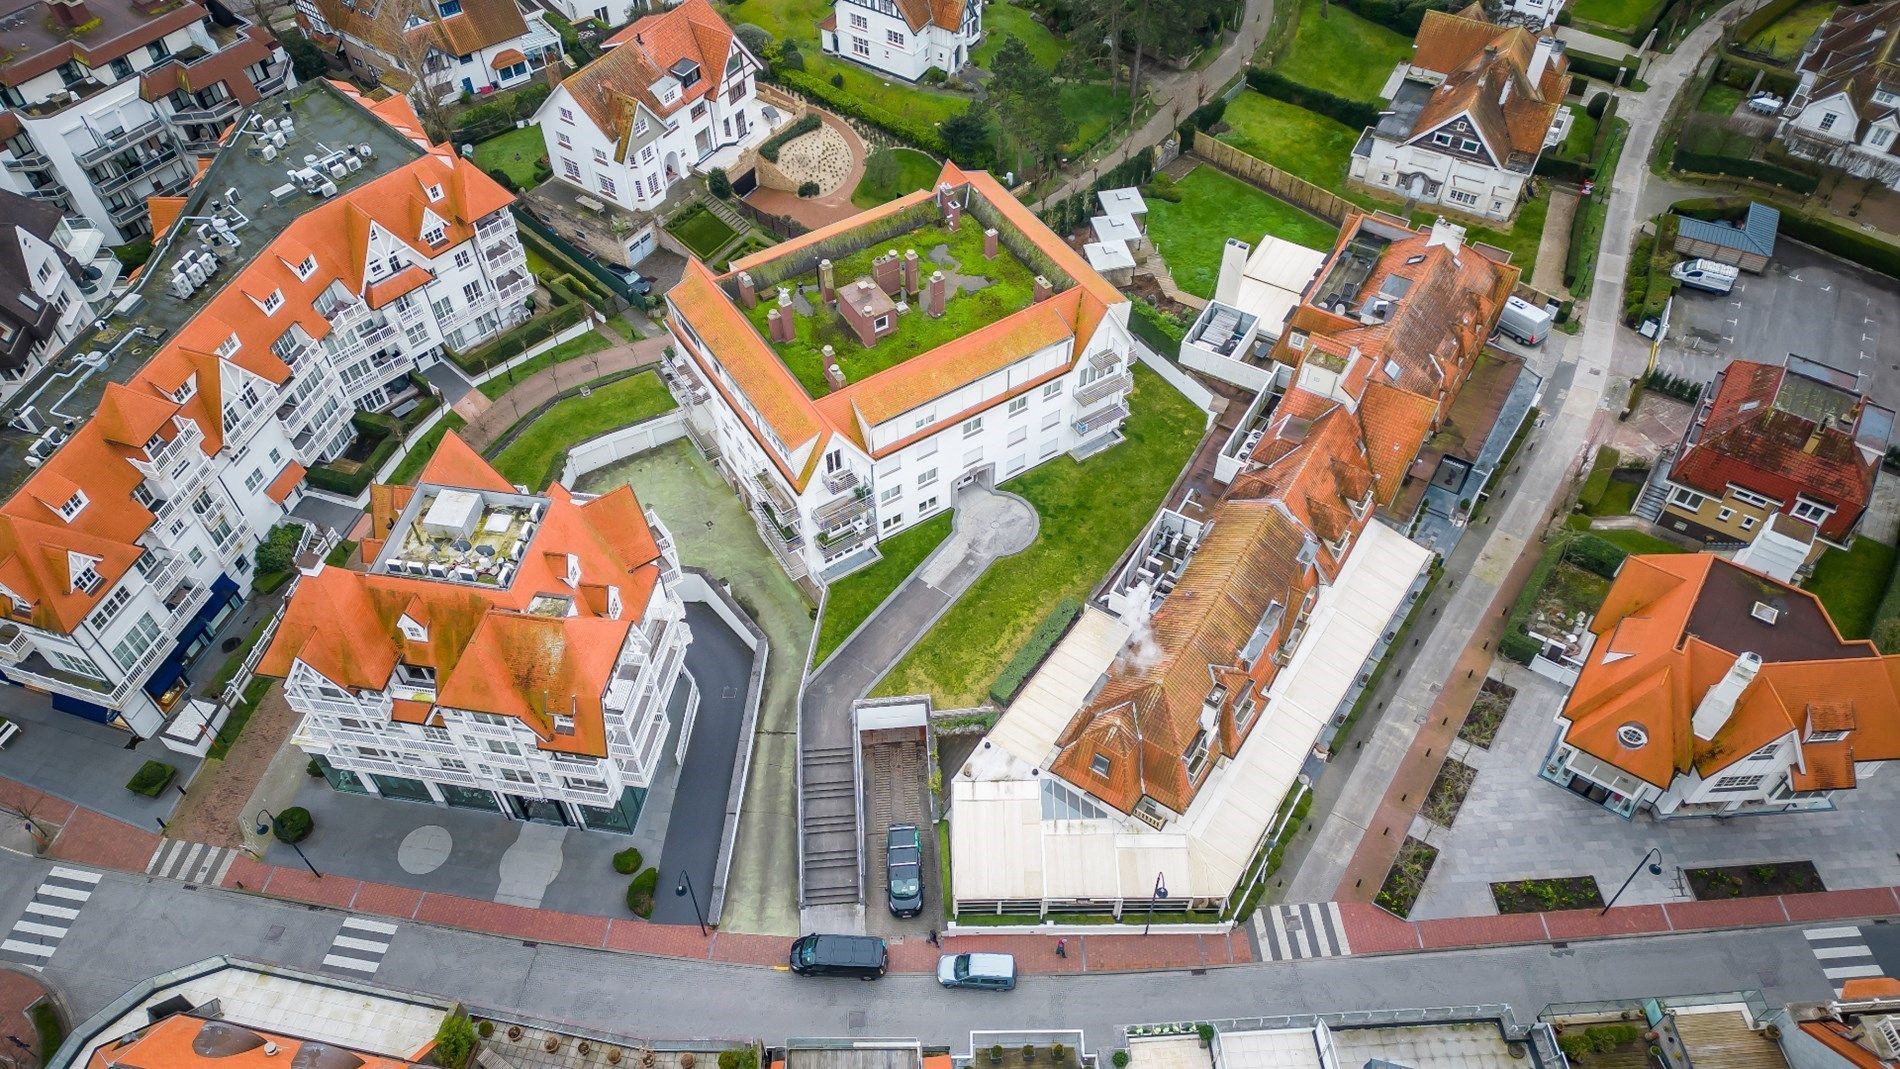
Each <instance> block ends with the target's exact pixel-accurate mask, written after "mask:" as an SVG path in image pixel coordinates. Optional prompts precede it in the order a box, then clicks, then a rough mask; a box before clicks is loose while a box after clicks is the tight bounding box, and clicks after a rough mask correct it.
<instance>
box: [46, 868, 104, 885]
mask: <svg viewBox="0 0 1900 1069" xmlns="http://www.w3.org/2000/svg"><path fill="white" fill-rule="evenodd" d="M47 875H49V876H58V877H60V878H61V879H65V880H78V881H80V882H81V883H98V882H99V874H98V873H96V872H87V871H86V870H84V869H69V868H63V867H61V866H59V865H54V866H53V871H52V872H49V873H47Z"/></svg>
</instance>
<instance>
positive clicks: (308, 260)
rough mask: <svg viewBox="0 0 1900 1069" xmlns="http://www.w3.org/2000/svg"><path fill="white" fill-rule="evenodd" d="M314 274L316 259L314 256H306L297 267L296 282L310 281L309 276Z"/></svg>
mask: <svg viewBox="0 0 1900 1069" xmlns="http://www.w3.org/2000/svg"><path fill="white" fill-rule="evenodd" d="M316 273H317V258H316V257H315V256H306V257H304V258H303V262H302V263H300V264H298V265H297V281H299V282H308V281H310V276H311V275H314V274H316Z"/></svg>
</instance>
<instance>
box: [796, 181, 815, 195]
mask: <svg viewBox="0 0 1900 1069" xmlns="http://www.w3.org/2000/svg"><path fill="white" fill-rule="evenodd" d="M798 195H799V196H801V197H806V198H810V197H815V196H817V195H818V183H816V182H800V183H798Z"/></svg>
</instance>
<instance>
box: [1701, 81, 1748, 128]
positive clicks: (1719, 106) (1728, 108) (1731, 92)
mask: <svg viewBox="0 0 1900 1069" xmlns="http://www.w3.org/2000/svg"><path fill="white" fill-rule="evenodd" d="M1745 97H1746V94H1744V93H1743V92H1742V91H1741V90H1740V89H1736V88H1734V87H1732V86H1726V85H1723V84H1722V83H1721V82H1710V83H1709V87H1708V88H1707V89H1705V90H1703V91H1702V99H1701V100H1698V101H1696V105H1695V110H1696V111H1698V112H1701V113H1702V114H1704V115H1715V116H1718V117H1720V118H1724V119H1726V118H1728V117H1729V116H1731V115H1733V114H1735V109H1736V108H1739V107H1741V106H1742V101H1743V99H1744V98H1745Z"/></svg>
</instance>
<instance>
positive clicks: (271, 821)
mask: <svg viewBox="0 0 1900 1069" xmlns="http://www.w3.org/2000/svg"><path fill="white" fill-rule="evenodd" d="M276 823H277V816H276V814H274V813H272V812H271V811H270V810H268V809H259V810H258V811H257V834H259V835H265V834H268V833H269V832H270V831H271V827H272V826H273V825H275V824H276ZM288 845H289V846H290V848H291V849H292V850H295V851H297V859H298V860H300V861H302V862H303V867H304V868H307V869H309V870H310V875H312V876H315V877H316V878H317V879H319V880H321V879H323V873H321V872H318V871H317V867H316V866H315V865H312V864H311V863H310V858H309V857H307V856H305V854H304V852H303V847H301V846H298V845H297V844H296V843H290V844H288Z"/></svg>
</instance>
